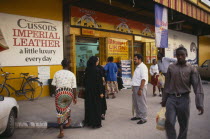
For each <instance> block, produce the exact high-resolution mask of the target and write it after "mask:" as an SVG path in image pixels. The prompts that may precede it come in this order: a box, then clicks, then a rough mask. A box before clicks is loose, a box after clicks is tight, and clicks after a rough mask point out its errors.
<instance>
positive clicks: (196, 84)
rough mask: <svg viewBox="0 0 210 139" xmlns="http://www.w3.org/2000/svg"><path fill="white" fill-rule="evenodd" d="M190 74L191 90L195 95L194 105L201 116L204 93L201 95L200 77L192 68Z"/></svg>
mask: <svg viewBox="0 0 210 139" xmlns="http://www.w3.org/2000/svg"><path fill="white" fill-rule="evenodd" d="M192 68H193V69H192V72H191V78H190V79H191V84H192V86H193V90H194V93H195V105H196V108H197V109H198V111H199V112H200V113H199V115H201V114H203V112H204V108H203V107H204V105H203V101H204V93H203V87H202V83H201V78H200V75H199V73H198V71H197V69H196V68H195V67H192Z"/></svg>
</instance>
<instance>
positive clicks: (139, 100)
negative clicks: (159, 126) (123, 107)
mask: <svg viewBox="0 0 210 139" xmlns="http://www.w3.org/2000/svg"><path fill="white" fill-rule="evenodd" d="M138 90H139V86H134V87H133V94H132V99H133V106H134V108H135V112H136V117H139V118H142V119H144V120H147V99H146V95H147V86H144V88H143V91H142V94H141V96H139V95H138Z"/></svg>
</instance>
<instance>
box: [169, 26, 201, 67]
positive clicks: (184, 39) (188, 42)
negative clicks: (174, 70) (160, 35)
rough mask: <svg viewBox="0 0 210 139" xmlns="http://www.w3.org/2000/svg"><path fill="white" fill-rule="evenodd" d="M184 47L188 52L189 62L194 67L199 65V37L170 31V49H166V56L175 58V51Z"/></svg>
mask: <svg viewBox="0 0 210 139" xmlns="http://www.w3.org/2000/svg"><path fill="white" fill-rule="evenodd" d="M180 45H183V46H184V47H185V48H186V49H187V52H188V57H187V58H186V59H187V61H188V62H189V63H191V64H193V65H197V64H198V62H197V50H198V44H197V36H194V35H190V34H186V33H182V32H178V31H173V30H169V32H168V48H166V49H165V56H166V57H170V58H175V56H176V55H175V50H176V49H177V48H178V47H179V46H180Z"/></svg>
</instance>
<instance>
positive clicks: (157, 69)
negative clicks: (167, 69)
mask: <svg viewBox="0 0 210 139" xmlns="http://www.w3.org/2000/svg"><path fill="white" fill-rule="evenodd" d="M155 67H156V70H157V74H159V68H158V65H156V66H155Z"/></svg>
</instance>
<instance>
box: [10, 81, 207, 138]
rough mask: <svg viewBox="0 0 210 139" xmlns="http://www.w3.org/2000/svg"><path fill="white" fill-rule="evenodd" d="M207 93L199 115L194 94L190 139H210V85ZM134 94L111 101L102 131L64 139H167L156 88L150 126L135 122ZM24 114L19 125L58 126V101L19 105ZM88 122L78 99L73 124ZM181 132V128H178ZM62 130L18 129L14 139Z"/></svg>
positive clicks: (75, 132)
mask: <svg viewBox="0 0 210 139" xmlns="http://www.w3.org/2000/svg"><path fill="white" fill-rule="evenodd" d="M203 88H204V92H205V99H204V100H205V101H204V104H205V112H204V114H203V115H202V116H199V115H198V111H197V110H196V107H195V95H194V93H193V92H192V93H191V111H190V113H191V116H190V122H189V130H188V138H189V139H209V138H210V126H209V125H210V101H209V100H210V91H209V90H210V84H203ZM131 95H132V92H131V90H129V89H126V90H121V92H119V93H118V94H117V95H116V96H117V97H116V98H115V99H107V105H108V110H107V114H106V120H104V121H102V126H103V127H102V128H100V129H91V128H87V127H84V128H70V129H65V130H64V133H65V137H64V138H63V139H99V138H100V139H137V138H138V139H165V138H166V136H165V131H160V130H157V129H156V122H155V120H156V114H157V112H158V111H159V110H160V109H161V106H160V104H159V103H160V102H161V97H159V96H156V97H153V95H152V86H151V85H150V84H149V85H148V93H147V104H148V122H147V123H145V124H143V125H138V124H136V123H137V121H131V120H130V118H132V101H131ZM18 104H19V105H20V114H19V117H18V122H25V121H33V122H40V121H47V122H56V110H55V105H54V97H44V98H40V99H38V100H35V101H18ZM83 119H84V100H83V99H78V103H77V104H76V105H74V104H72V120H73V122H81V121H82V120H83ZM176 129H177V132H178V129H179V126H178V123H177V124H176ZM58 132H59V129H57V128H48V129H41V128H40V129H37V128H35V129H16V131H15V133H14V135H13V136H12V137H10V138H11V139H56V138H57V134H58Z"/></svg>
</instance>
